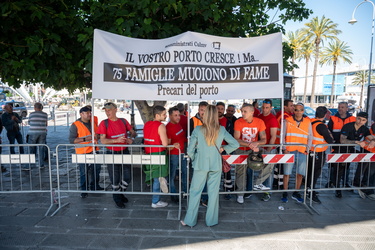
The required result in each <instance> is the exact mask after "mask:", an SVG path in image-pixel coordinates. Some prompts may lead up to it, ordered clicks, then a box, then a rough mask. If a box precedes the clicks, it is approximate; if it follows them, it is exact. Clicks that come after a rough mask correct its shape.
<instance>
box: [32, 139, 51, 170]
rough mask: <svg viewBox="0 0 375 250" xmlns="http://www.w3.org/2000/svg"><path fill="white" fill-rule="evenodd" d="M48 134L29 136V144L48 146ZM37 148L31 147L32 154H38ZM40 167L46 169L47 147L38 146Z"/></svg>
mask: <svg viewBox="0 0 375 250" xmlns="http://www.w3.org/2000/svg"><path fill="white" fill-rule="evenodd" d="M46 139H47V134H46V133H41V134H29V144H46ZM36 148H37V147H36V146H32V147H30V154H35V153H36ZM38 151H39V152H38V158H39V167H44V155H45V151H46V147H45V146H38Z"/></svg>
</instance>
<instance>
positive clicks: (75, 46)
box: [0, 0, 310, 91]
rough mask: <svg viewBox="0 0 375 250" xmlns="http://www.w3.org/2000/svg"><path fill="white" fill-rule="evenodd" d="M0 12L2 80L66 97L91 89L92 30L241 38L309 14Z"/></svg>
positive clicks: (115, 7)
mask: <svg viewBox="0 0 375 250" xmlns="http://www.w3.org/2000/svg"><path fill="white" fill-rule="evenodd" d="M272 10H274V11H275V12H276V14H272V17H270V14H269V13H271V12H272ZM0 11H1V21H0V30H1V31H0V32H1V33H0V34H1V35H0V57H1V60H0V77H1V78H2V81H3V82H7V83H8V84H9V85H12V86H18V85H19V84H21V83H22V82H23V81H25V82H26V83H35V82H42V83H44V85H45V87H53V88H55V89H62V88H67V89H69V90H71V91H72V90H74V89H76V88H82V87H91V69H92V48H93V30H94V29H95V28H97V29H102V30H106V31H109V32H113V33H116V34H120V35H125V36H129V37H135V38H147V39H158V38H166V37H170V36H173V35H177V34H179V33H182V32H185V31H196V32H202V33H206V34H212V35H218V36H228V37H245V36H259V35H265V34H269V33H274V32H278V31H283V27H282V25H283V24H285V22H286V21H288V20H293V21H302V20H303V19H304V18H307V17H308V15H309V14H310V11H309V10H307V9H306V8H305V4H304V3H303V1H302V0H251V1H250V0H226V1H212V0H180V1H176V0H158V1H156V0H153V1H152V0H137V1H129V0H19V1H13V0H5V1H2V3H0ZM285 51H286V53H288V50H287V48H286V49H285Z"/></svg>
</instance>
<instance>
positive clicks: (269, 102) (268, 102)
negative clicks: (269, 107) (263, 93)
mask: <svg viewBox="0 0 375 250" xmlns="http://www.w3.org/2000/svg"><path fill="white" fill-rule="evenodd" d="M263 103H267V104H271V101H263Z"/></svg>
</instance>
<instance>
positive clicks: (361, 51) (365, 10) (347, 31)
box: [285, 0, 375, 70]
mask: <svg viewBox="0 0 375 250" xmlns="http://www.w3.org/2000/svg"><path fill="white" fill-rule="evenodd" d="M304 2H305V4H306V8H308V9H311V10H312V11H313V12H314V13H313V14H311V15H310V17H309V18H308V19H307V20H304V21H302V22H292V21H289V22H287V23H286V26H285V29H286V31H287V32H288V31H296V30H297V29H300V28H303V27H304V24H305V23H307V22H309V21H310V20H311V19H312V18H314V17H316V16H318V17H319V18H321V17H322V16H323V15H324V16H325V17H327V18H330V19H331V20H332V21H333V22H335V23H337V24H338V29H339V30H341V31H342V33H341V34H339V35H338V38H339V39H340V40H341V41H344V42H346V43H347V45H348V46H349V47H350V49H351V50H352V52H353V55H352V62H353V65H355V64H359V65H366V66H367V67H368V65H369V59H370V46H371V26H372V17H373V11H375V10H373V7H372V4H371V3H363V4H361V5H360V6H359V7H358V8H357V10H356V12H355V15H354V17H355V19H357V23H355V24H354V25H352V24H349V23H348V22H349V20H350V19H351V18H352V14H353V10H354V9H355V7H356V6H357V5H358V4H359V3H361V2H363V1H362V0H304ZM373 2H374V1H373ZM325 44H327V45H328V42H326V43H325ZM374 53H375V48H374V49H373V54H374ZM374 61H375V59H374V56H373V59H372V64H374ZM310 67H311V68H312V64H311V66H310ZM338 67H348V65H347V64H346V65H345V64H340V65H339V66H338ZM300 68H301V65H300ZM303 68H304V67H302V69H303ZM303 70H304V69H303Z"/></svg>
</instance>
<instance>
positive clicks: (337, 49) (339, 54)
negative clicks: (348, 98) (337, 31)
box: [320, 40, 353, 107]
mask: <svg viewBox="0 0 375 250" xmlns="http://www.w3.org/2000/svg"><path fill="white" fill-rule="evenodd" d="M352 54H353V52H352V51H351V49H350V48H349V46H348V45H347V43H345V42H342V41H340V40H335V41H333V42H330V43H329V45H328V47H324V48H323V51H322V56H321V59H320V63H321V64H328V65H333V77H332V89H331V99H330V100H331V107H333V104H334V103H335V102H334V101H335V100H334V99H335V95H334V94H335V77H336V66H337V63H338V62H339V61H343V62H344V63H349V64H351V63H352Z"/></svg>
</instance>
